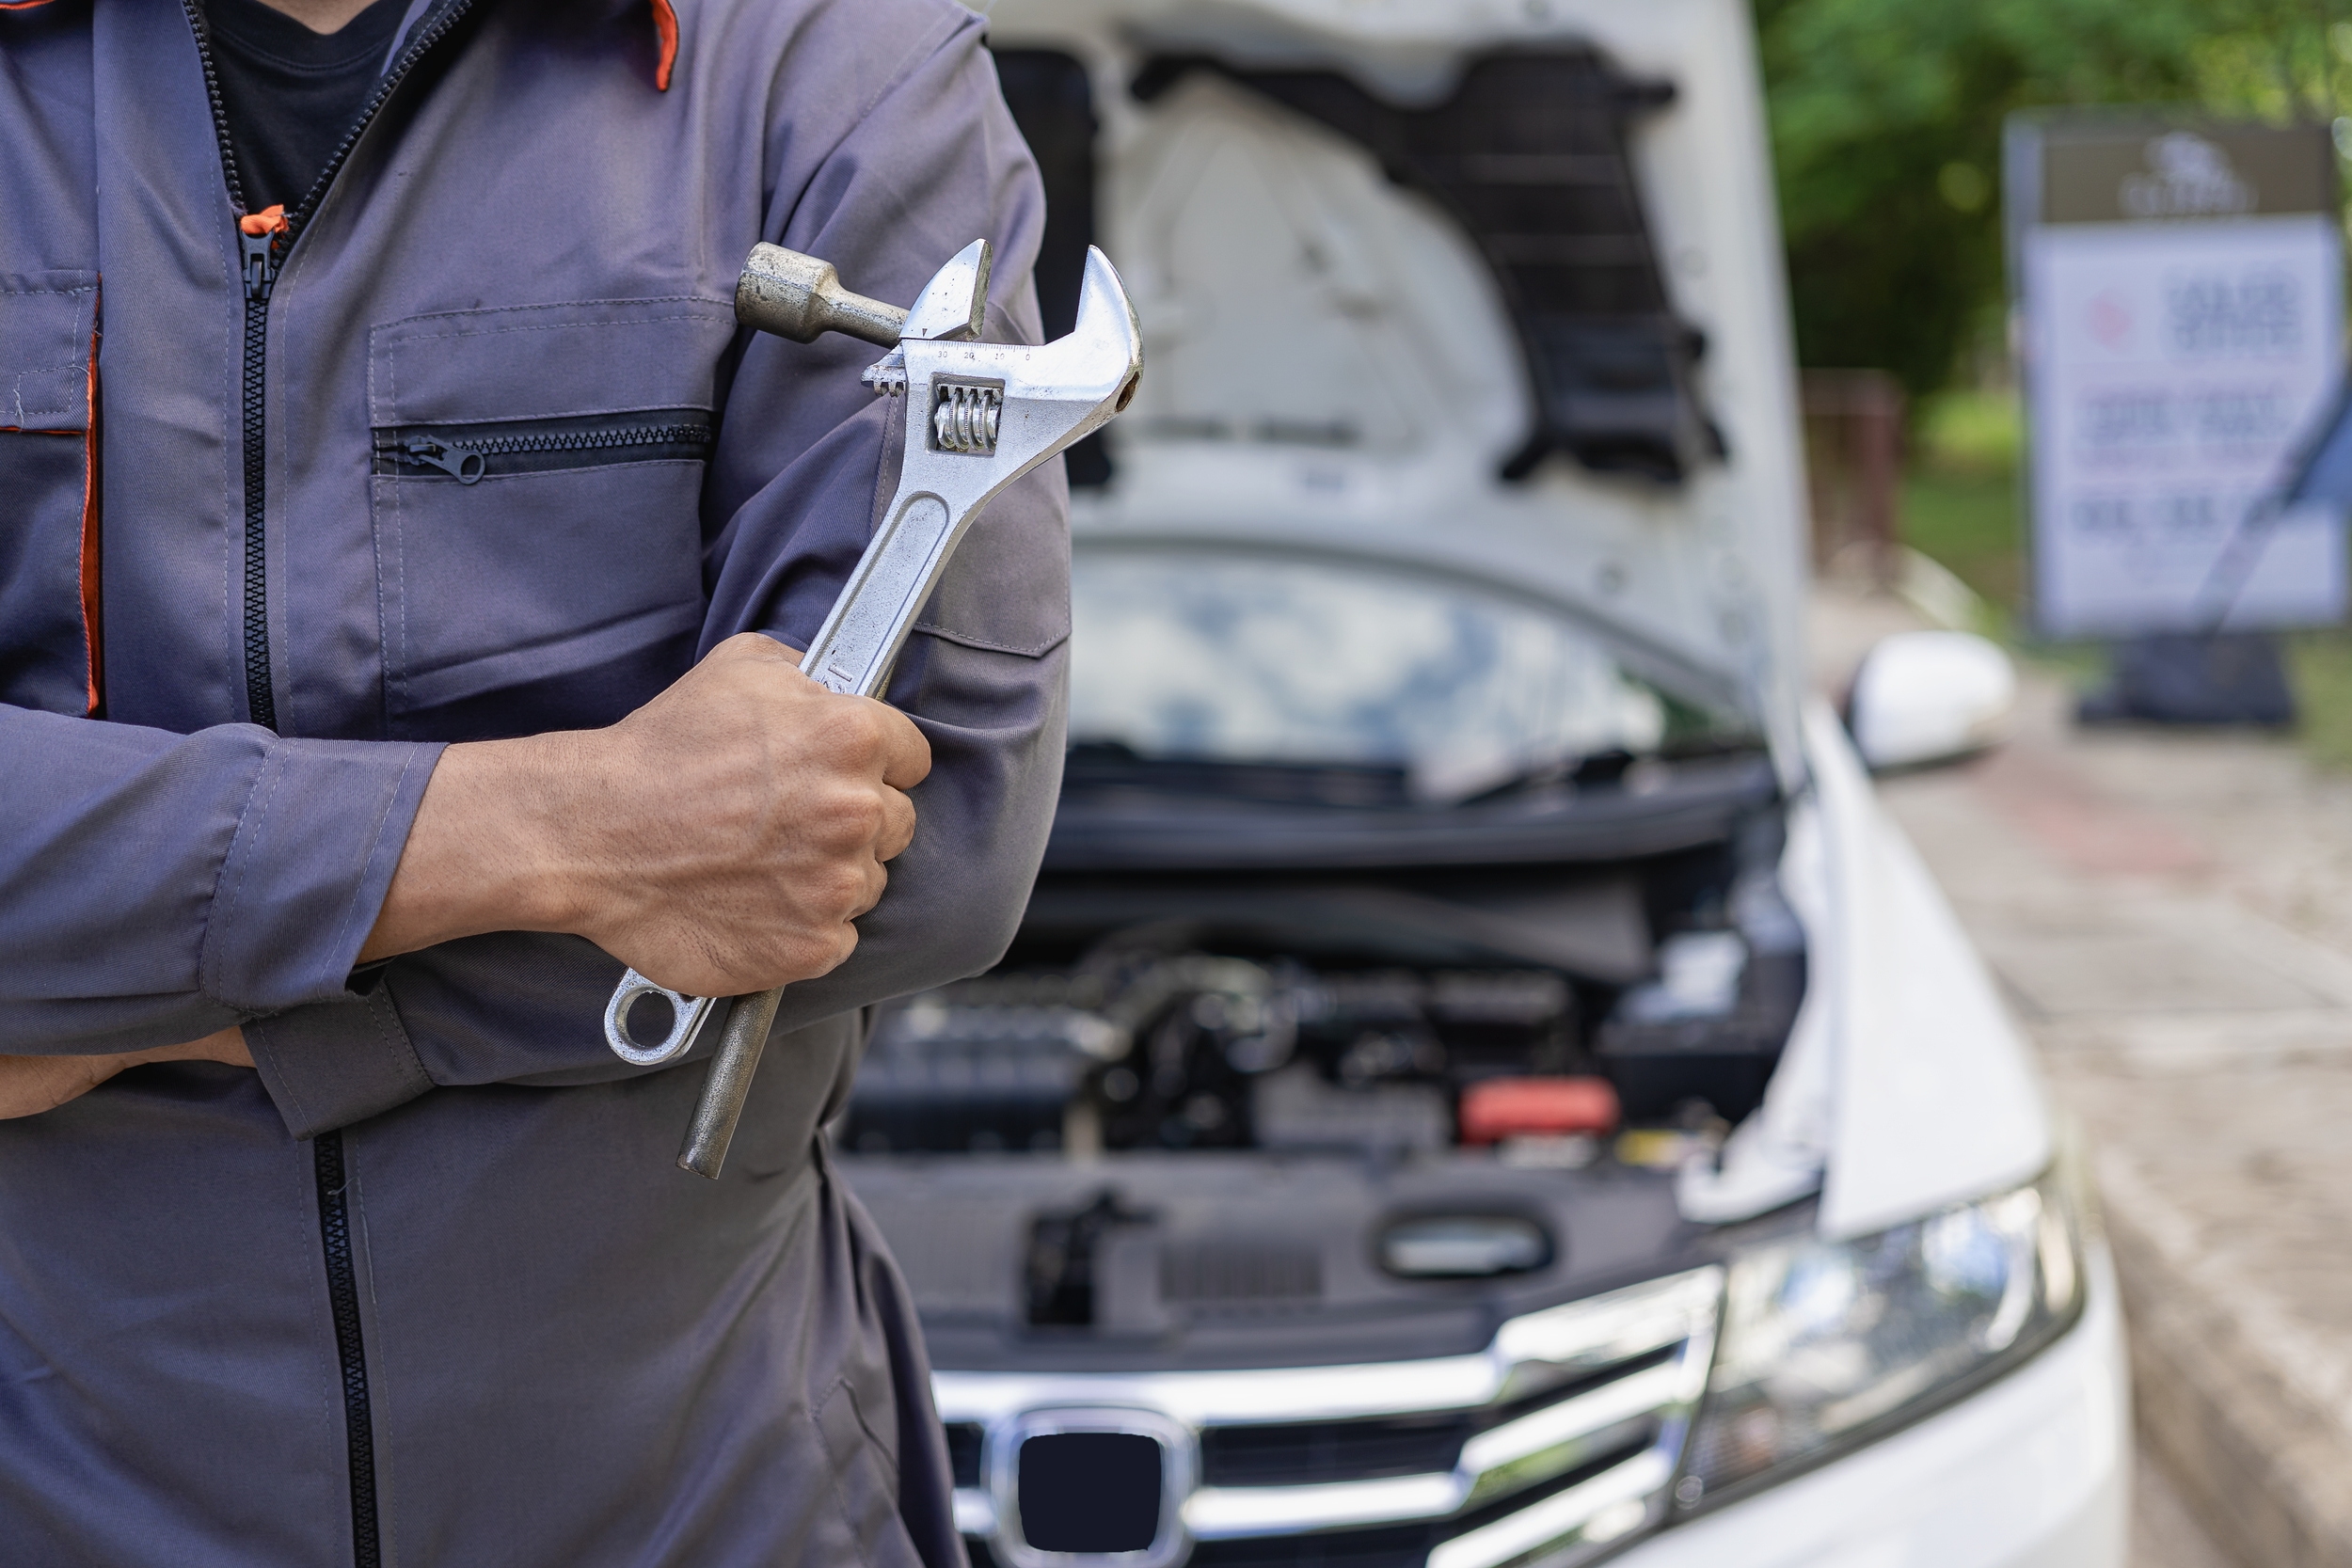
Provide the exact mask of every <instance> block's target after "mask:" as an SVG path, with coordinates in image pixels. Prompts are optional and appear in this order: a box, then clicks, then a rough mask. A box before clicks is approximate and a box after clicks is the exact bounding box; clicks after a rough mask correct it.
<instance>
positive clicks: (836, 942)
mask: <svg viewBox="0 0 2352 1568" xmlns="http://www.w3.org/2000/svg"><path fill="white" fill-rule="evenodd" d="M929 772H930V746H929V744H928V743H927V742H926V741H925V740H924V739H923V736H922V734H921V733H920V732H919V731H917V730H916V729H915V727H914V724H913V723H912V722H910V721H908V719H907V717H906V716H905V715H904V714H902V713H899V712H898V711H896V710H895V709H893V708H890V707H886V706H884V705H882V704H881V703H878V702H875V701H873V700H871V699H870V698H866V697H842V696H837V695H835V694H834V693H833V692H830V691H827V690H826V689H824V688H822V687H820V686H818V684H817V683H816V682H815V681H812V680H810V679H809V678H808V677H807V676H805V675H803V674H802V673H801V671H800V664H799V656H798V655H796V654H795V653H793V651H792V650H791V649H790V648H787V647H786V646H785V645H784V644H782V643H780V642H777V641H774V640H773V639H771V638H767V637H762V636H759V635H757V634H756V633H750V632H747V633H744V634H743V635H741V636H739V637H732V638H729V639H728V640H727V641H724V642H723V643H721V644H720V645H719V646H718V647H716V648H714V649H712V650H711V651H710V654H709V657H707V658H705V659H704V660H703V661H702V662H701V663H700V664H698V665H696V666H695V667H694V668H693V669H692V670H691V671H689V672H688V673H686V675H685V676H684V677H682V678H681V679H680V680H679V681H678V682H677V684H676V685H675V686H673V687H671V688H670V689H669V690H667V691H664V692H663V693H662V694H661V695H660V696H659V697H656V698H655V699H654V700H653V701H652V702H650V703H647V704H646V705H644V707H642V708H640V709H638V710H637V711H636V712H635V713H632V714H630V715H629V716H628V718H627V719H624V720H622V721H620V722H619V723H617V724H614V725H612V727H611V728H609V729H602V730H585V731H575V732H570V733H565V734H560V735H546V736H532V737H529V738H527V739H520V740H496V741H484V742H479V743H476V744H470V745H460V746H452V747H451V748H449V750H448V751H447V752H444V753H443V754H442V757H441V762H440V765H439V767H438V768H436V769H435V771H434V774H433V779H432V782H431V783H430V784H428V785H427V786H426V789H425V796H424V800H423V802H422V804H421V806H420V807H419V808H418V811H417V818H416V824H415V826H414V827H413V828H412V829H411V830H410V832H409V836H408V844H407V847H406V848H405V851H404V852H403V854H402V856H401V862H400V868H399V870H398V872H397V873H396V874H395V875H394V877H393V879H392V885H391V890H390V892H389V894H388V895H387V896H386V898H385V901H384V909H383V911H382V913H381V915H380V916H379V917H378V919H377V921H376V926H375V929H374V931H373V933H372V934H371V935H370V937H369V939H368V943H367V946H366V947H365V948H364V949H363V950H362V952H361V954H360V956H361V958H383V957H387V956H389V955H390V954H394V953H405V952H409V951H412V950H414V949H416V948H419V947H425V946H429V945H431V944H432V943H434V942H446V941H449V940H451V939H452V938H454V937H459V936H469V935H473V934H475V933H477V932H482V931H501V930H525V931H568V932H571V933H574V934H576V935H579V936H583V937H586V938H587V939H588V940H589V941H591V942H595V943H596V945H597V946H599V947H601V948H603V949H604V950H605V951H606V952H608V953H610V954H612V956H613V957H614V958H619V959H621V960H622V961H624V962H626V963H628V964H629V965H630V966H631V967H633V968H634V969H636V970H637V972H638V973H639V974H644V976H645V977H646V978H647V979H649V980H652V981H653V982H654V983H656V984H657V985H661V986H667V987H669V988H670V989H672V990H680V991H685V992H687V993H689V994H691V995H697V996H732V995H738V994H740V993H742V992H744V991H755V990H766V989H768V988H769V987H771V986H778V985H786V984H789V983H790V982H792V981H795V980H806V979H811V978H813V977H815V976H817V975H819V974H825V973H826V972H828V971H830V970H832V969H833V968H834V967H835V966H836V965H838V964H839V963H840V962H841V961H842V960H843V959H844V958H848V957H849V956H850V950H851V949H852V948H854V947H855V946H856V945H857V928H856V927H855V926H854V925H853V924H852V922H854V921H855V920H856V919H857V918H858V916H860V915H862V914H864V913H866V911H868V910H870V909H872V908H873V907H874V905H875V903H876V902H877V901H878V900H880V898H881V897H882V887H883V884H884V881H885V880H886V873H885V872H884V870H883V865H884V863H886V862H888V861H889V860H891V859H892V858H894V857H895V856H897V855H898V852H899V851H900V850H902V849H904V848H905V847H907V844H908V842H909V841H910V840H911V839H912V838H913V837H914V803H913V802H912V801H911V800H908V799H907V793H906V792H907V791H908V790H910V789H913V788H914V786H915V785H916V784H919V783H921V782H922V780H923V777H924V775H926V774H927V773H929Z"/></svg>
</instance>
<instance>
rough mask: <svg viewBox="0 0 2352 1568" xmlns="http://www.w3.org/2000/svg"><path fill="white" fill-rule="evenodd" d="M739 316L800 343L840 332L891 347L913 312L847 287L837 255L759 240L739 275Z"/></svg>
mask: <svg viewBox="0 0 2352 1568" xmlns="http://www.w3.org/2000/svg"><path fill="white" fill-rule="evenodd" d="M735 319H736V320H737V321H739V322H741V323H742V324H743V325H746V326H755V327H757V328H758V329H759V330H760V331H762V332H772V333H774V334H775V335H776V336H777V337H779V338H789V339H791V340H792V341H794V342H796V343H813V342H815V341H817V340H818V338H819V337H820V336H822V335H823V334H825V333H827V332H840V333H846V334H847V335H849V336H850V337H852V338H859V339H863V340H864V341H866V342H869V343H879V344H881V345H882V346H883V347H885V348H887V347H888V346H890V345H891V344H892V343H895V342H897V341H898V334H899V332H900V331H901V330H903V329H904V327H905V325H906V319H907V313H906V312H905V311H904V310H901V309H898V307H897V306H895V305H885V304H883V303H882V301H881V300H879V299H868V298H866V296H865V295H864V294H853V293H850V291H849V290H847V289H845V288H843V287H842V286H841V278H840V277H839V275H837V274H836V273H834V270H833V263H832V262H831V261H818V259H817V258H816V257H814V256H803V255H802V254H801V253H800V252H799V251H797V250H787V249H785V248H784V246H782V245H754V246H752V254H751V259H750V260H749V261H745V262H744V263H743V276H742V277H739V278H738V279H736V283H735Z"/></svg>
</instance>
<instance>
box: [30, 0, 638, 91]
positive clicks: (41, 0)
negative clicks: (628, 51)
mask: <svg viewBox="0 0 2352 1568" xmlns="http://www.w3.org/2000/svg"><path fill="white" fill-rule="evenodd" d="M37 3H40V4H46V3H47V0H37ZM653 30H654V32H655V33H656V34H658V35H660V39H661V55H660V59H658V60H656V61H655V62H654V68H653V85H654V90H655V91H657V92H668V91H669V90H670V68H671V67H672V66H674V65H675V64H677V12H676V10H675V9H674V8H672V7H671V5H670V0H653Z"/></svg>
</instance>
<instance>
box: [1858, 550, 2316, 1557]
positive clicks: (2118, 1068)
mask: <svg viewBox="0 0 2352 1568" xmlns="http://www.w3.org/2000/svg"><path fill="white" fill-rule="evenodd" d="M1910 622H1911V617H1910V616H1909V614H1908V612H1907V611H1905V610H1902V609H1901V607H1899V605H1896V604H1894V603H1892V602H1891V601H1885V600H1875V601H1864V600H1859V599H1856V598H1853V597H1851V596H1850V595H1849V596H1841V595H1838V594H1824V596H1823V601H1822V603H1821V605H1820V608H1819V610H1817V613H1816V627H1815V633H1816V635H1815V641H1816V648H1815V657H1816V673H1817V677H1818V678H1819V679H1820V681H1821V682H1822V683H1823V684H1824V685H1831V684H1834V683H1836V682H1838V681H1839V679H1840V676H1841V674H1842V672H1844V671H1845V670H1847V669H1850V668H1851V661H1852V659H1853V658H1854V657H1856V656H1857V655H1858V653H1859V650H1860V648H1861V647H1863V646H1865V645H1867V641H1869V640H1870V639H1871V638H1872V637H1873V636H1875V635H1876V634H1878V633H1880V632H1883V631H1884V630H1887V629H1893V628H1895V627H1897V626H1902V625H1904V624H1906V623H1910ZM1911 624H1915V623H1911ZM2066 711H2067V704H2066V699H2065V696H2064V694H2063V693H2062V692H2061V691H2060V690H2059V689H2058V688H2057V687H2056V686H2055V685H2054V684H2051V683H2049V682H2046V681H2039V680H2029V681H2028V683H2027V687H2026V692H2025V694H2024V698H2023V701H2022V703H2021V711H2020V714H2019V722H2018V726H2017V732H2016V735H2015V737H2014V738H2013V739H2012V741H2011V742H2010V744H2009V745H2008V746H2007V747H2005V748H2003V749H2002V750H2001V751H1999V752H1995V753H1994V754H1993V755H1992V756H1990V757H1988V758H1986V759H1984V760H1982V761H1979V762H1978V763H1975V764H1972V765H1969V766H1966V767H1963V768H1948V769H1943V770H1939V771H1934V772H1926V773H1919V774H1915V775H1911V776H1909V777H1901V778H1895V779H1889V780H1886V781H1883V784H1882V799H1883V800H1884V802H1885V804H1886V807H1887V809H1888V810H1889V811H1890V812H1891V813H1892V814H1893V815H1894V816H1895V817H1896V818H1897V819H1898V820H1899V822H1900V823H1901V824H1902V825H1903V827H1904V828H1905V829H1906V830H1907V831H1908V832H1910V833H1911V835H1912V837H1913V838H1914V840H1915V842H1916V843H1917V844H1918V846H1919V848H1920V850H1921V852H1922V853H1923V854H1924V855H1925V856H1926V857H1927V859H1928V861H1929V863H1931V865H1933V866H1934V868H1935V870H1936V872H1937V874H1938V875H1939V877H1940V878H1941V879H1942V880H1943V882H1944V885H1945V888H1946V890H1947V892H1948V893H1949V894H1950V895H1951V897H1952V899H1953V902H1954V904H1955V905H1956V906H1957V907H1958V909H1959V911H1960V913H1961V917H1962V919H1963V922H1964V923H1965V924H1966V925H1967V926H1968V927H1969V929H1970V930H1971V932H1972V933H1973V934H1974V935H1975V937H1976V939H1977V941H1978V942H1979V945H1980V946H1981V948H1982V949H1983V951H1984V954H1985V956H1986V958H1987V959H1988V960H1989V961H1990V963H1991V964H1992V966H1993V968H1994V972H1995V974H1997V975H1998V977H1999V978H2000V980H2001V982H2002V984H2003V986H2004V987H2005V989H2006V990H2007V991H2008V993H2009V996H2010V1003H2011V1005H2012V1006H2014V1007H2015V1009H2016V1011H2017V1013H2018V1016H2019V1017H2020V1018H2021V1019H2022V1020H2023V1021H2024V1022H2025V1023H2026V1027H2027V1029H2028V1030H2029V1031H2030V1032H2031V1034H2032V1035H2033V1037H2034V1038H2035V1039H2036V1040H2037V1041H2038V1042H2039V1044H2040V1045H2041V1047H2042V1053H2043V1061H2044V1067H2045V1070H2046V1071H2047V1072H2048V1074H2049V1078H2050V1082H2051V1084H2052V1086H2053V1087H2054V1089H2055V1090H2056V1092H2057V1093H2058V1097H2059V1099H2060V1100H2061V1101H2062V1102H2063V1103H2064V1104H2065V1105H2066V1106H2067V1108H2068V1109H2069V1110H2071V1111H2072V1112H2073V1113H2074V1115H2075V1116H2076V1117H2079V1118H2080V1119H2081V1120H2082V1122H2083V1123H2084V1124H2085V1126H2086V1127H2087V1128H2088V1129H2089V1131H2090V1134H2091V1137H2092V1140H2093V1143H2094V1146H2095V1148H2096V1149H2097V1168H2098V1172H2099V1176H2100V1180H2101V1185H2102V1187H2103V1189H2104V1192H2105V1195H2106V1207H2107V1220H2108V1230H2109V1234H2110V1237H2111V1239H2112V1241H2113V1243H2114V1245H2115V1248H2116V1253H2117V1259H2118V1264H2119V1267H2120V1269H2121V1272H2122V1275H2123V1278H2124V1287H2125V1306H2126V1309H2127V1311H2128V1312H2129V1314H2130V1316H2131V1320H2132V1330H2133V1354H2134V1362H2135V1368H2136V1371H2137V1378H2136V1383H2137V1397H2138V1401H2139V1406H2140V1419H2141V1427H2142V1446H2143V1449H2145V1450H2146V1454H2147V1458H2146V1459H2145V1460H2144V1461H2143V1486H2142V1493H2143V1497H2142V1504H2141V1507H2140V1510H2139V1517H2138V1529H2139V1536H2140V1541H2139V1544H2138V1547H2137V1565H2138V1568H2221V1565H2223V1564H2226V1563H2231V1562H2235V1563H2239V1564H2243V1565H2245V1568H2317V1565H2320V1564H2327V1565H2330V1568H2337V1565H2352V1136H2347V1133H2346V1129H2347V1126H2352V779H2345V778H2343V777H2341V776H2331V775H2324V774H2320V773H2317V772H2315V771H2314V770H2312V768H2309V767H2308V766H2307V765H2306V764H2304V763H2303V762H2302V760H2301V759H2300V758H2299V757H2298V756H2297V755H2296V752H2295V751H2294V749H2293V747H2292V746H2291V745H2290V744H2288V743H2287V742H2285V741H2282V740H2279V739H2274V738H2267V737H2261V736H2238V735H2221V734H2214V733H2205V734H2185V735H2184V734H2178V733H2169V734H2167V733H2157V732H2153V731H2094V732H2081V731H2076V730H2074V728H2073V727H2072V726H2071V724H2069V723H2068V721H2067V717H2066ZM2201 1526H2202V1527H2203V1528H2201ZM2216 1542H2217V1543H2219V1544H2221V1545H2222V1546H2223V1547H2224V1548H2226V1555H2217V1553H2216V1550H2215V1545H2214V1543H2216Z"/></svg>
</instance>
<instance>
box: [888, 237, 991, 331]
mask: <svg viewBox="0 0 2352 1568" xmlns="http://www.w3.org/2000/svg"><path fill="white" fill-rule="evenodd" d="M992 257H993V250H992V249H991V247H990V245H989V243H988V242H987V241H986V240H974V241H973V242H972V243H971V244H970V245H965V246H964V247H963V248H962V249H961V250H959V251H957V252H956V253H955V255H954V256H952V257H951V258H949V259H948V261H947V264H946V266H944V267H942V268H940V269H939V270H938V271H937V272H935V273H933V274H931V280H930V282H929V283H926V284H924V285H923V292H922V293H920V294H918V295H916V296H915V300H914V308H913V309H910V310H908V311H907V324H906V325H905V327H903V328H902V329H901V330H900V331H899V334H898V338H899V341H901V342H904V341H920V342H934V343H969V342H976V341H978V339H979V336H980V329H981V327H982V326H983V325H986V322H987V319H988V268H989V262H990V261H991V259H992Z"/></svg>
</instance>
